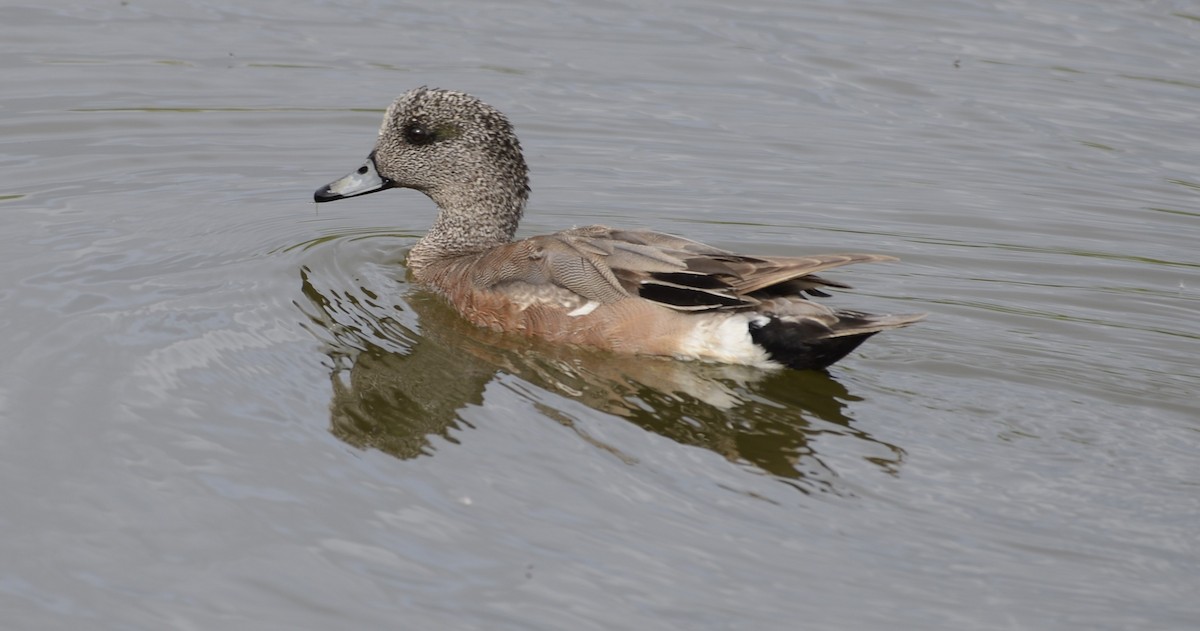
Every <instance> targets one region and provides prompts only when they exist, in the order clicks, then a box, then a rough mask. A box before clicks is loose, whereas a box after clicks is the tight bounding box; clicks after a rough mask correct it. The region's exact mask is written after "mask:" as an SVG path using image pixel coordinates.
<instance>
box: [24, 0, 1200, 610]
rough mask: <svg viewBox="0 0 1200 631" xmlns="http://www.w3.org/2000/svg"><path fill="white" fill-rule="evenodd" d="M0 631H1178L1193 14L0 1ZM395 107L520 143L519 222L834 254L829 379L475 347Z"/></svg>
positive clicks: (1198, 506) (1188, 499) (1193, 412)
mask: <svg viewBox="0 0 1200 631" xmlns="http://www.w3.org/2000/svg"><path fill="white" fill-rule="evenodd" d="M0 15H3V18H4V19H3V20H0V33H2V37H0V68H3V72H4V79H5V80H4V85H5V88H4V91H3V93H2V94H0V130H2V132H3V133H2V134H0V162H2V163H3V173H4V177H3V178H2V179H0V224H2V226H3V227H2V229H0V260H2V261H3V263H4V267H5V270H6V274H5V280H4V281H3V282H2V283H0V305H2V307H0V324H2V325H3V327H4V331H6V333H7V335H5V336H4V339H3V342H0V352H2V353H3V356H4V357H5V358H6V361H5V362H3V366H2V367H0V479H2V480H4V483H3V485H0V506H3V510H2V511H0V612H3V619H4V627H5V628H10V629H79V628H88V629H164V628H171V629H191V628H227V629H251V628H252V629H298V628H303V629H327V628H335V627H337V628H350V627H357V628H367V629H375V628H379V629H382V628H396V626H397V625H398V624H399V625H401V626H404V627H405V628H439V627H440V628H454V629H562V628H578V629H612V628H638V629H679V628H706V629H709V628H710V629H726V628H728V629H742V628H745V629H790V628H796V626H797V625H802V626H805V627H807V628H820V629H823V628H846V629H883V628H921V629H975V628H978V629H994V628H1017V629H1023V628H1031V629H1032V628H1036V629H1044V628H1056V629H1125V628H1139V629H1142V628H1146V629H1148V628H1154V629H1184V628H1192V627H1194V625H1195V621H1196V620H1197V619H1200V605H1197V604H1196V600H1195V594H1196V593H1197V591H1198V589H1200V563H1198V560H1200V549H1198V548H1197V540H1198V537H1197V526H1196V524H1197V523H1198V518H1200V499H1198V498H1200V494H1198V492H1197V491H1198V490H1200V489H1198V488H1197V479H1198V477H1200V476H1198V473H1200V457H1198V456H1197V455H1196V454H1197V451H1198V450H1197V444H1198V443H1200V436H1198V434H1197V429H1198V428H1200V424H1198V422H1197V419H1198V418H1200V414H1198V412H1200V405H1197V403H1196V401H1195V394H1194V392H1195V390H1196V384H1197V377H1198V373H1200V370H1198V369H1197V364H1196V361H1195V357H1196V356H1197V355H1198V353H1200V342H1198V338H1200V335H1198V334H1197V331H1196V326H1195V313H1196V309H1197V305H1198V303H1200V294H1198V293H1197V287H1198V286H1200V280H1197V275H1196V270H1197V267H1198V265H1200V259H1198V258H1197V256H1196V248H1195V245H1194V244H1195V243H1196V242H1197V240H1198V239H1200V227H1198V226H1200V178H1198V177H1197V173H1196V167H1195V162H1196V160H1195V156H1196V155H1197V153H1198V150H1200V135H1198V134H1197V133H1196V131H1195V130H1196V129H1197V127H1198V124H1200V120H1198V115H1197V113H1196V112H1197V110H1196V103H1197V98H1198V97H1200V75H1197V74H1196V71H1195V69H1194V65H1195V64H1194V63H1193V62H1194V59H1195V56H1196V54H1197V50H1198V43H1200V31H1198V30H1197V27H1198V26H1200V11H1197V9H1196V7H1195V6H1194V5H1192V4H1191V3H1187V2H1170V1H1155V2H1146V3H1112V4H1108V5H1098V4H1095V3H1081V2H1067V1H1063V0H1056V1H1055V2H1051V3H1036V4H1030V3H1021V2H1001V3H985V2H967V3H962V2H959V3H950V2H931V3H921V4H920V5H912V6H909V5H906V4H900V3H884V2H877V3H870V4H864V3H842V2H822V3H816V2H813V3H788V2H771V1H769V0H756V1H755V2H751V3H741V4H737V5H728V6H725V4H724V3H715V2H691V3H676V2H668V1H662V2H656V3H651V4H624V3H617V2H608V3H589V4H582V5H575V4H566V3H538V2H533V1H524V2H516V3H506V4H504V5H488V6H481V5H475V4H471V3H464V2H449V3H441V4H438V5H436V6H434V5H416V6H397V5H393V4H390V3H383V2H374V3H340V2H289V3H283V2H260V3H254V4H253V5H251V6H241V5H238V4H235V3H228V2H222V1H217V2H188V3H185V2H160V3H154V2H140V1H138V0H130V1H129V2H109V3H94V2H93V3H82V2H79V3H70V2H60V3H52V4H49V5H47V4H46V3H40V4H37V3H24V4H21V3H13V2H10V3H8V4H6V5H5V6H4V7H3V8H0ZM422 84H429V85H438V86H442V87H448V88H454V89H461V90H466V91H469V92H472V93H475V94H477V95H479V96H481V97H482V98H484V99H485V100H486V101H488V102H490V103H492V104H493V105H496V106H497V107H499V108H500V109H502V110H503V111H505V112H507V113H508V114H509V115H510V117H511V118H512V119H513V121H514V124H515V125H516V127H517V130H518V132H519V133H520V135H521V138H522V141H523V143H524V145H525V147H526V153H527V156H528V159H529V162H530V164H531V167H532V170H533V185H534V198H533V203H532V205H531V207H530V209H529V212H528V215H527V219H526V221H525V223H524V224H523V227H522V232H523V233H525V234H533V233H537V232H544V231H549V230H554V229H558V228H563V227H568V226H572V225H583V224H587V223H593V222H604V223H610V224H614V225H629V226H637V227H649V228H654V229H658V230H663V231H667V232H674V233H679V234H684V235H687V236H690V237H693V238H697V239H700V240H704V241H709V242H712V243H714V244H716V245H720V246H723V247H729V248H734V249H739V250H747V251H764V252H770V253H777V254H782V253H788V252H805V251H868V252H880V253H886V254H893V255H896V256H899V257H901V259H902V262H900V263H894V264H887V265H872V266H861V267H857V268H852V269H849V270H845V271H844V272H839V273H837V275H836V278H838V279H840V280H846V281H848V282H850V283H852V284H854V285H855V287H856V290H855V291H854V292H846V293H842V294H839V295H838V296H837V298H836V302H837V303H838V304H839V305H845V306H848V307H854V306H858V307H863V308H867V309H871V310H878V311H895V312H911V311H928V312H930V313H931V316H930V318H929V320H928V321H926V322H923V323H921V324H919V325H917V326H914V327H911V328H908V329H905V330H902V331H894V332H889V333H885V334H882V335H880V336H878V337H876V338H874V339H872V340H871V341H870V342H868V343H867V344H866V345H865V346H864V347H863V348H862V349H860V351H858V352H857V353H856V354H854V355H853V356H851V357H850V358H849V359H847V360H846V361H844V362H843V363H841V364H838V365H837V366H836V367H835V368H834V369H833V370H831V371H830V372H829V374H818V373H795V372H787V373H778V374H764V373H760V372H756V371H753V370H747V369H740V368H733V367H721V366H705V365H696V364H681V363H677V362H668V361H663V360H657V359H645V358H641V359H639V358H627V357H614V356H608V355H604V354H600V353H593V352H588V351H576V350H570V349H560V348H553V347H545V346H544V345H538V344H527V343H521V342H514V341H513V340H511V339H508V338H505V337H503V336H496V335H492V334H489V333H486V332H482V331H478V330H475V329H472V328H470V327H467V326H465V325H464V324H463V323H462V322H461V321H460V320H458V319H457V318H456V317H455V316H454V314H453V313H452V312H449V311H448V310H447V309H446V308H445V306H444V305H442V304H441V303H440V302H439V301H438V300H437V299H436V298H435V297H432V296H429V295H428V294H426V293H425V292H422V291H420V290H419V289H417V288H414V287H412V286H411V285H409V283H408V282H407V281H406V279H405V277H404V273H403V268H402V267H401V266H400V265H399V263H398V262H399V261H401V260H402V258H403V253H404V251H405V249H406V248H407V247H408V246H409V245H411V244H412V243H413V241H414V240H415V239H416V238H417V237H418V236H419V235H420V234H421V232H422V231H423V230H424V229H425V228H426V227H427V226H428V224H429V221H430V220H431V218H432V207H431V205H430V204H429V202H428V201H427V200H425V199H424V198H422V197H421V196H420V195H418V194H416V193H413V192H411V191H403V192H395V191H393V192H388V193H382V194H379V195H374V196H370V197H366V198H360V199H356V200H349V201H345V202H340V203H339V204H335V205H328V206H323V207H321V208H320V209H319V210H318V209H317V208H316V207H315V206H314V205H313V204H312V203H311V201H310V200H311V194H312V191H313V190H314V189H315V188H317V187H318V186H320V185H322V184H324V183H326V182H327V181H329V180H331V179H333V178H335V177H338V176H340V175H342V174H343V173H345V172H346V171H348V170H349V169H351V168H354V167H356V166H357V165H358V164H360V163H361V161H362V159H363V157H364V156H365V154H366V152H367V151H368V150H369V148H370V146H371V143H372V140H373V133H374V130H375V128H376V127H377V125H378V122H379V118H380V116H381V113H382V110H383V108H384V107H385V106H386V105H387V104H388V102H390V100H391V99H392V98H394V97H395V96H396V95H397V94H399V93H401V92H403V91H404V90H406V89H408V88H410V87H413V86H417V85H422Z"/></svg>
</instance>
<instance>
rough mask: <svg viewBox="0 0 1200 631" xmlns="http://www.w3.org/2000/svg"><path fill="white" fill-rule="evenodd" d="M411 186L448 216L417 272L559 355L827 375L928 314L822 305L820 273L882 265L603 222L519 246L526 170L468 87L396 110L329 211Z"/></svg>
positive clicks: (416, 251)
mask: <svg viewBox="0 0 1200 631" xmlns="http://www.w3.org/2000/svg"><path fill="white" fill-rule="evenodd" d="M391 188H409V189H414V190H417V191H420V192H421V193H424V194H425V195H426V196H428V197H429V198H430V199H431V200H432V201H433V202H434V204H435V205H436V206H437V216H436V218H435V219H434V220H433V224H432V226H431V227H430V228H429V230H428V231H427V232H426V233H425V235H424V236H422V237H421V238H420V239H419V240H418V241H417V242H416V243H415V244H414V245H413V246H412V248H411V249H410V250H409V252H408V255H407V259H406V267H407V269H408V271H409V274H410V275H411V278H412V279H413V280H414V281H415V282H416V283H417V284H418V285H420V286H422V287H425V288H427V289H429V290H432V291H433V292H435V293H437V294H440V295H441V296H443V297H444V298H445V300H447V301H448V302H449V303H450V304H451V305H452V306H453V308H454V309H455V310H457V312H458V313H459V314H461V315H462V317H464V318H465V319H467V320H468V321H470V322H472V323H473V324H475V325H476V326H480V327H487V328H490V329H493V330H497V331H503V332H508V333H512V334H517V335H524V336H529V337H535V338H541V339H543V340H546V341H549V342H551V343H555V344H570V345H577V346H585V347H593V348H597V349H602V350H606V351H611V352H614V353H622V354H633V355H652V356H662V357H670V358H675V359H678V360H699V361H705V362H716V363H726V364H742V365H748V366H757V367H760V368H764V369H782V368H791V369H796V370H822V369H825V368H827V367H829V366H830V365H832V364H833V363H835V362H837V361H838V360H840V359H842V358H844V357H845V356H846V355H848V354H849V353H850V352H852V351H853V350H854V349H856V348H857V347H858V346H859V345H860V344H862V343H863V342H864V341H865V340H866V339H867V338H869V337H871V336H873V335H875V334H876V333H879V332H880V331H885V330H888V329H896V328H900V327H904V326H908V325H910V324H913V323H914V322H917V321H919V320H921V319H923V318H924V317H925V315H926V314H923V313H918V314H898V315H892V314H886V315H872V314H869V313H864V312H860V311H852V310H843V309H835V308H832V307H829V306H826V305H824V304H822V303H819V302H817V301H816V300H814V298H827V297H829V296H830V294H829V293H828V292H827V291H826V290H828V289H848V288H849V286H848V285H846V284H843V283H841V282H838V281H834V280H830V279H827V278H824V277H822V276H818V274H820V273H822V272H825V271H826V270H830V269H833V268H837V267H842V266H844V265H850V264H854V263H870V262H882V261H895V260H896V259H895V258H894V257H891V256H886V255H880V254H816V255H809V256H768V255H750V254H740V253H736V252H732V251H729V250H725V249H721V248H717V247H713V246H710V245H706V244H704V243H700V242H698V241H693V240H691V239H687V238H684V237H679V236H675V235H671V234H665V233H661V232H655V231H651V230H644V229H622V228H612V227H608V226H604V225H588V226H583V227H573V228H570V229H566V230H562V231H559V232H555V233H553V234H546V235H539V236H532V237H528V238H523V239H517V238H516V233H517V227H518V224H519V222H520V220H521V217H522V215H523V214H524V211H525V206H526V203H527V202H528V200H529V195H530V187H529V170H528V167H527V166H526V162H525V157H524V155H523V153H522V151H521V144H520V142H518V140H517V136H516V133H515V132H514V130H513V126H512V124H511V123H510V122H509V120H508V118H507V117H505V116H504V114H502V113H501V112H500V111H499V110H497V109H496V108H494V107H492V106H490V105H488V104H486V103H484V102H483V101H482V100H480V99H479V98H476V97H474V96H471V95H470V94H467V93H464V92H458V91H453V90H445V89H440V88H429V87H419V88H416V89H413V90H410V91H408V92H406V93H404V94H403V95H401V96H400V97H398V98H397V99H396V100H395V101H394V102H393V103H392V104H391V105H390V106H389V107H388V108H387V111H386V113H385V114H384V117H383V123H382V124H381V126H380V128H379V133H378V136H377V139H376V142H375V147H374V149H373V150H372V151H371V152H370V154H368V156H367V160H366V162H364V163H363V165H362V166H360V167H359V168H358V169H356V170H355V171H353V172H351V173H349V174H347V175H346V176H345V177H342V178H340V179H338V180H335V181H333V182H331V183H329V184H327V185H325V186H323V187H321V188H319V189H317V191H316V192H315V193H314V195H313V199H314V201H316V202H318V203H325V202H331V201H335V200H341V199H346V198H350V197H357V196H360V195H367V194H369V193H375V192H379V191H383V190H387V189H391Z"/></svg>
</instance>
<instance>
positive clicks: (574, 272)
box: [473, 226, 895, 311]
mask: <svg viewBox="0 0 1200 631" xmlns="http://www.w3.org/2000/svg"><path fill="white" fill-rule="evenodd" d="M490 260H494V262H495V264H494V265H492V264H489V261H490ZM891 260H895V259H894V258H892V257H890V256H881V255H876V254H828V255H817V256H805V257H766V256H744V255H740V254H734V253H732V252H728V251H726V250H722V249H719V248H714V247H712V246H709V245H705V244H703V243H699V242H696V241H692V240H689V239H684V238H682V237H676V236H673V235H669V234H663V233H660V232H650V231H640V230H613V229H611V228H607V227H604V226H587V227H583V228H574V229H571V230H564V231H562V232H557V233H555V234H550V235H545V236H539V237H532V238H530V239H526V240H524V241H518V242H515V243H512V244H509V245H507V246H504V247H502V248H496V249H495V250H493V251H491V252H489V253H488V254H486V255H485V256H484V258H483V259H481V260H480V264H479V265H476V266H473V267H474V268H475V269H477V270H482V271H481V272H479V273H478V274H477V275H476V281H477V282H478V283H480V284H482V285H485V286H489V287H494V288H499V287H500V286H501V285H504V284H505V283H519V284H521V285H522V286H527V285H529V284H532V285H538V284H542V283H549V284H553V285H556V286H559V287H562V288H564V289H567V290H570V291H571V292H574V293H575V294H578V295H579V296H582V297H584V298H586V299H588V300H595V301H597V302H600V303H605V304H607V303H612V302H616V301H618V300H622V299H625V298H628V297H630V296H634V295H636V296H639V297H641V298H644V299H647V300H651V301H654V302H657V303H660V304H662V305H663V306H666V307H670V308H672V309H676V310H680V311H710V310H717V309H743V308H747V307H753V306H756V305H758V304H760V302H761V301H762V300H764V299H768V298H775V297H784V296H792V297H797V298H802V297H803V294H805V293H810V294H814V295H825V294H824V293H823V292H821V291H820V288H821V287H839V288H841V287H846V285H843V284H841V283H836V282H832V281H828V280H825V279H823V278H821V277H819V276H816V273H817V272H822V271H825V270H827V269H831V268H834V267H840V266H842V265H849V264H851V263H864V262H872V261H891Z"/></svg>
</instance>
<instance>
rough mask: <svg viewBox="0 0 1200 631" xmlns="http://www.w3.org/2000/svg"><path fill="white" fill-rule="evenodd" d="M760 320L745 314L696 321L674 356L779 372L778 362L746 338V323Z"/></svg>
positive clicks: (711, 317) (747, 327) (748, 326)
mask: <svg viewBox="0 0 1200 631" xmlns="http://www.w3.org/2000/svg"><path fill="white" fill-rule="evenodd" d="M761 317H763V316H759V315H752V314H747V313H730V314H719V315H712V316H708V317H703V316H701V317H698V318H697V320H698V321H697V323H696V326H694V327H692V330H691V331H690V332H689V333H688V334H687V335H686V336H685V337H684V338H683V340H682V341H681V343H680V345H679V350H678V351H676V352H675V355H676V356H677V357H679V358H682V359H699V360H704V361H711V362H722V363H727V364H745V365H748V366H758V367H761V368H779V367H780V364H779V362H775V361H772V360H771V356H770V355H768V354H767V351H766V350H765V349H763V347H761V346H759V345H757V344H755V343H754V340H753V339H751V338H750V322H751V321H752V320H754V319H755V318H761Z"/></svg>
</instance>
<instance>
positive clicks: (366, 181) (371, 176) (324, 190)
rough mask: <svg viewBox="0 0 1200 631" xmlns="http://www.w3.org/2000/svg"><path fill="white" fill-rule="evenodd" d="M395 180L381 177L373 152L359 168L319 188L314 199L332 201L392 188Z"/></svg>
mask: <svg viewBox="0 0 1200 631" xmlns="http://www.w3.org/2000/svg"><path fill="white" fill-rule="evenodd" d="M395 185H396V184H395V182H392V181H391V180H389V179H387V178H386V177H380V175H379V170H378V169H376V168H375V154H374V153H373V152H372V153H371V155H370V156H368V157H367V161H366V162H364V163H363V165H362V166H360V167H358V170H356V171H354V172H352V173H350V174H348V175H347V176H346V177H343V178H341V179H340V180H335V181H333V182H330V183H329V184H326V185H325V186H322V187H321V188H319V189H317V192H316V193H313V200H314V201H317V202H332V201H333V200H335V199H345V198H347V197H357V196H359V195H366V194H367V193H374V192H376V191H382V190H384V189H388V188H392V187H393V186H395Z"/></svg>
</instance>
